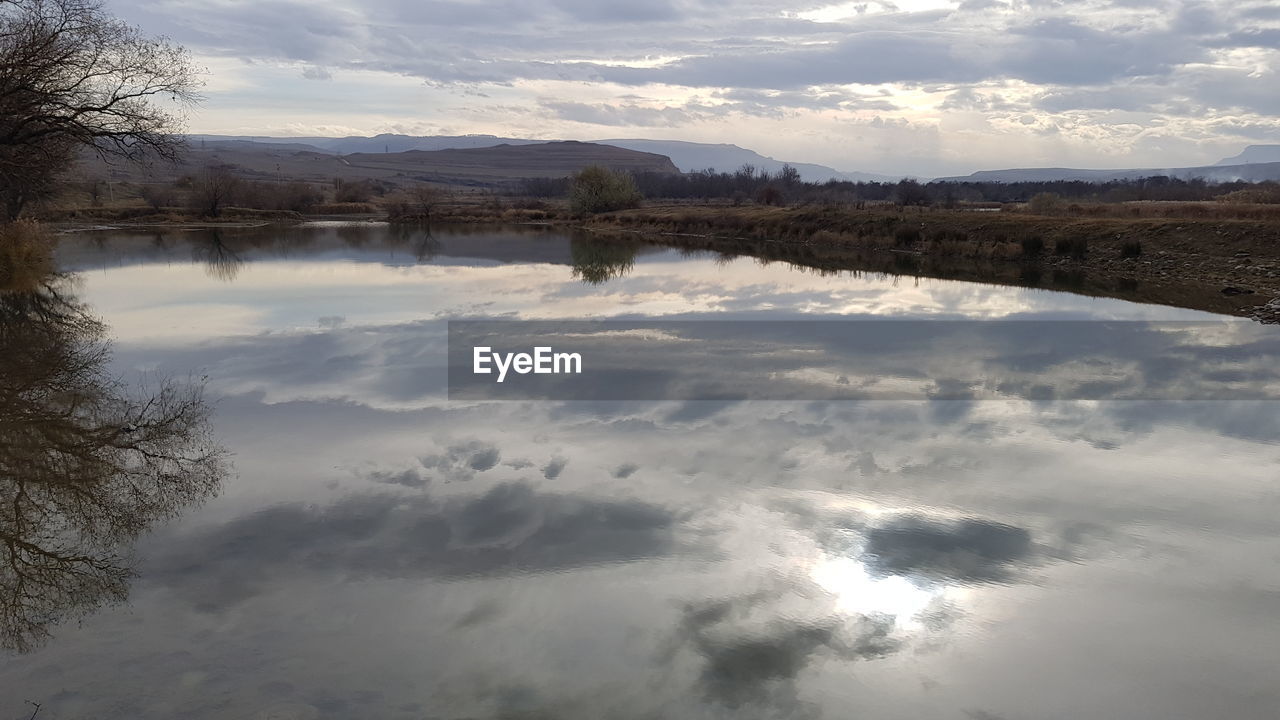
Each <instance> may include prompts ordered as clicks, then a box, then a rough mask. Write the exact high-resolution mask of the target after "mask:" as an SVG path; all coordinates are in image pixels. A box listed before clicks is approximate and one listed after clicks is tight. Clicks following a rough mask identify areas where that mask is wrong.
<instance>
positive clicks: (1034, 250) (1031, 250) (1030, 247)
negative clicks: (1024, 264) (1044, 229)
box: [1019, 235, 1044, 257]
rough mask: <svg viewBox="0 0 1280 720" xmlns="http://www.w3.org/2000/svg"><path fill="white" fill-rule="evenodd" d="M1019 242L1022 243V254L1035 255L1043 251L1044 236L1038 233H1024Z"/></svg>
mask: <svg viewBox="0 0 1280 720" xmlns="http://www.w3.org/2000/svg"><path fill="white" fill-rule="evenodd" d="M1019 243H1020V244H1021V245H1022V254H1023V255H1026V256H1027V257H1036V256H1039V255H1040V253H1042V252H1044V238H1042V237H1040V236H1039V235H1026V236H1024V237H1023V238H1022V240H1020V241H1019Z"/></svg>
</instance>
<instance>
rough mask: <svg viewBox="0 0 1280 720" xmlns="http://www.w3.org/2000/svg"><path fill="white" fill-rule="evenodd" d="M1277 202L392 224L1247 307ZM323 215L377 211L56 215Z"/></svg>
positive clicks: (62, 225) (1270, 271)
mask: <svg viewBox="0 0 1280 720" xmlns="http://www.w3.org/2000/svg"><path fill="white" fill-rule="evenodd" d="M367 209H370V210H374V211H377V210H378V209H379V208H377V207H370V208H367ZM122 210H123V211H122ZM1276 210H1277V208H1276V207H1273V206H1265V205H1264V206H1222V205H1214V204H1204V203H1166V204H1142V205H1123V204H1116V205H1100V206H1094V207H1088V208H1084V209H1083V210H1082V211H1081V212H1079V213H1077V214H1074V215H1073V214H1062V215H1035V214H1031V213H1029V212H1027V211H1026V210H1025V208H1024V209H1018V210H1015V211H1009V210H1007V209H1006V210H999V209H989V208H983V209H975V208H968V209H939V208H916V207H907V208H902V207H896V206H891V205H879V206H870V207H863V208H855V207H848V206H813V205H806V206H799V207H774V206H763V205H745V206H731V205H728V204H722V205H714V204H655V203H650V204H648V205H646V206H645V207H642V208H637V209H634V210H623V211H618V212H612V213H604V214H600V215H595V216H591V217H587V218H576V217H574V216H573V215H572V214H571V213H569V211H568V208H567V207H566V206H565V205H564V204H563V203H561V202H557V201H543V200H530V199H516V200H512V199H503V198H497V197H490V198H487V199H483V200H481V199H470V200H469V201H467V202H443V203H440V204H438V205H436V206H435V207H433V208H432V210H431V212H430V214H429V215H425V216H422V217H413V218H400V219H399V222H402V223H405V224H412V223H416V222H430V223H433V224H435V223H439V224H490V223H502V224H516V225H521V224H524V225H543V226H555V227H561V228H568V229H574V228H577V229H585V230H588V231H591V232H593V233H595V234H597V235H601V236H620V237H631V238H643V239H644V240H645V241H647V242H656V243H660V244H664V245H669V246H673V247H687V248H693V249H702V250H713V251H717V252H723V253H726V254H734V255H750V256H754V257H758V258H761V259H763V260H778V261H785V262H789V263H793V264H796V265H800V266H805V267H811V268H814V269H816V270H819V271H837V270H852V271H863V272H877V273H889V274H894V275H903V276H919V277H934V278H940V279H953V280H967V281H971V282H988V283H995V284H1004V285H1019V286H1024V287H1042V288H1046V289H1060V290H1067V291H1070V292H1076V293H1081V294H1087V295H1097V296H1105V297H1118V298H1122V299H1129V300H1135V301H1138V302H1151V303H1158V304H1163V305H1173V306H1179V307H1187V308H1192V309H1198V310H1205V311H1209V312H1216V313H1224V314H1232V315H1238V316H1246V317H1249V316H1254V315H1257V314H1259V313H1258V310H1259V308H1261V307H1262V306H1265V305H1267V304H1268V303H1271V302H1272V301H1273V300H1275V299H1276V298H1280V215H1278V214H1277V212H1276ZM333 219H346V220H377V219H385V215H382V214H379V213H377V212H374V213H368V212H365V213H354V214H352V213H348V214H336V215H335V214H324V215H313V214H311V215H303V214H300V213H296V212H288V211H264V210H250V209H241V208H227V209H226V210H225V211H224V212H223V214H222V216H221V217H219V218H216V219H208V218H201V217H198V216H196V215H192V214H190V213H184V212H181V211H176V210H173V211H164V212H146V210H145V209H143V208H137V207H135V208H131V209H127V210H124V209H121V208H116V209H106V208H103V209H97V210H92V211H79V212H76V213H74V214H73V215H70V216H64V217H63V218H60V222H56V223H55V225H56V226H57V227H58V228H59V229H61V230H63V231H75V230H90V229H103V228H113V227H115V228H125V227H132V228H146V227H156V228H160V227H178V228H190V229H195V228H210V227H214V228H234V227H256V226H262V225H268V224H281V225H291V224H296V223H301V222H308V221H315V220H333ZM1276 315H1277V313H1276V312H1275V310H1274V305H1272V309H1271V310H1269V311H1266V312H1262V313H1261V315H1260V317H1262V318H1267V319H1270V320H1272V321H1274V320H1276V319H1277V318H1276Z"/></svg>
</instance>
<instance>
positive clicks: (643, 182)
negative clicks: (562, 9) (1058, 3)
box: [514, 165, 1280, 207]
mask: <svg viewBox="0 0 1280 720" xmlns="http://www.w3.org/2000/svg"><path fill="white" fill-rule="evenodd" d="M633 177H634V179H635V184H636V187H637V188H638V189H639V191H640V192H641V194H643V195H644V196H645V197H647V198H669V199H674V200H731V201H733V202H734V203H735V204H739V203H745V202H754V203H758V204H764V205H775V204H784V203H859V202H870V203H897V204H899V205H936V206H943V207H947V206H952V205H957V204H972V203H1023V202H1028V201H1030V200H1031V199H1032V198H1034V197H1036V196H1039V195H1053V196H1056V197H1059V198H1062V199H1064V200H1069V201H1075V202H1080V201H1087V202H1102V203H1118V202H1130V201H1138V200H1158V201H1172V200H1181V201H1197V200H1200V201H1202V200H1214V199H1218V198H1220V197H1222V196H1228V197H1227V199H1238V200H1239V201H1242V202H1259V201H1262V202H1265V201H1268V199H1269V198H1275V199H1274V200H1271V201H1273V202H1275V201H1280V184H1277V183H1274V182H1264V183H1249V182H1243V181H1236V182H1224V183H1210V182H1207V181H1205V180H1202V179H1193V180H1183V179H1179V178H1172V177H1167V176H1162V175H1161V176H1152V177H1146V178H1137V179H1132V180H1109V181H1107V182H1088V181H1084V180H1055V181H1040V182H1009V183H1003V182H977V181H949V182H940V181H934V182H929V183H921V182H919V181H917V180H913V179H909V178H908V179H903V180H900V181H898V182H850V181H843V180H830V181H827V182H822V183H816V182H805V181H803V180H801V179H800V174H799V173H798V172H797V171H796V170H795V169H794V168H792V167H790V166H784V167H783V169H782V170H780V171H779V172H777V173H770V172H769V171H767V170H759V169H757V168H755V167H753V166H750V165H744V166H743V167H741V168H739V169H738V170H735V171H733V172H716V171H714V170H699V171H696V172H690V173H682V174H678V175H677V174H669V173H637V174H635V175H634V176H633ZM571 186H572V180H571V178H529V179H527V180H524V181H523V182H522V183H521V184H520V185H519V187H517V188H515V190H514V191H515V192H516V193H517V194H523V195H528V196H532V197H564V196H565V195H567V194H568V193H569V191H570V188H571Z"/></svg>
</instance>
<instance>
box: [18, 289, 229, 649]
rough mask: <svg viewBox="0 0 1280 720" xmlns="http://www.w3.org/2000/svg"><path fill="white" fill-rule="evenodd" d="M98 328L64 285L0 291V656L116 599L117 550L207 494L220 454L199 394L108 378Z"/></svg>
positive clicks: (126, 569) (128, 566) (126, 561)
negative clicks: (0, 651) (0, 649)
mask: <svg viewBox="0 0 1280 720" xmlns="http://www.w3.org/2000/svg"><path fill="white" fill-rule="evenodd" d="M105 330H106V328H105V326H104V325H103V324H102V323H101V322H100V321H98V320H97V319H96V318H94V317H93V316H92V315H90V314H89V312H88V311H87V309H86V308H85V307H84V306H83V305H82V304H80V303H79V302H78V301H77V300H76V299H75V298H74V297H73V295H72V294H71V293H70V288H69V281H67V280H66V279H65V278H55V279H52V280H47V281H46V282H44V283H43V284H42V285H41V286H40V287H39V288H38V289H36V290H34V291H27V292H13V291H5V290H3V289H0V545H2V546H3V547H2V548H0V645H2V646H3V647H5V648H7V649H10V650H16V651H18V652H25V651H27V650H30V649H32V648H34V647H36V646H38V645H40V644H41V643H42V642H43V641H44V640H46V639H47V638H48V637H49V636H50V628H51V627H52V626H53V625H55V624H57V623H59V622H61V621H64V620H68V619H71V618H75V617H80V616H83V615H85V614H87V613H89V612H91V611H93V610H94V609H96V608H98V607H99V606H101V605H103V604H105V603H109V602H119V601H122V600H124V598H125V597H126V595H127V592H128V585H129V581H130V579H131V578H132V577H133V575H134V571H133V568H132V563H131V561H130V558H129V546H130V543H131V541H132V540H133V539H135V538H136V537H137V536H138V535H139V534H140V533H142V532H144V531H146V530H147V529H149V528H151V527H152V526H153V525H155V524H156V523H157V522H158V521H160V520H163V519H166V518H170V517H173V516H175V515H176V514H177V513H178V512H179V511H181V510H182V509H183V508H186V507H188V506H190V505H192V504H194V503H197V502H200V501H202V500H204V499H205V498H208V497H209V496H211V495H212V494H214V493H215V492H216V491H217V490H218V488H219V486H220V484H221V482H222V479H223V477H224V476H225V474H226V472H227V464H226V457H225V455H226V453H225V451H224V450H223V449H222V448H220V447H219V446H218V445H217V444H216V443H214V442H213V440H212V438H211V436H210V434H209V430H208V417H209V411H208V407H207V405H206V404H205V402H204V400H203V396H202V388H201V387H200V386H199V385H189V384H179V383H172V382H162V383H160V384H159V385H158V386H157V387H155V388H151V389H150V390H146V391H138V390H137V389H132V388H129V387H126V386H125V385H124V384H123V383H121V382H120V381H118V380H116V379H114V378H112V377H111V376H110V375H108V372H107V364H108V360H109V358H110V345H109V343H108V342H107V341H106V340H105V339H104V334H105Z"/></svg>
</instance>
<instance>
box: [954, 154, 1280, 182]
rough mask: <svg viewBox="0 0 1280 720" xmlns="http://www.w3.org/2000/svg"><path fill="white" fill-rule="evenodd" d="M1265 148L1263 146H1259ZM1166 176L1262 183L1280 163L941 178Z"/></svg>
mask: <svg viewBox="0 0 1280 720" xmlns="http://www.w3.org/2000/svg"><path fill="white" fill-rule="evenodd" d="M1255 147H1263V146H1255ZM1157 175H1164V176H1167V177H1174V178H1180V179H1183V180H1191V179H1195V178H1199V179H1202V180H1208V181H1210V182H1230V181H1233V180H1245V181H1248V182H1260V181H1262V180H1280V162H1256V163H1251V164H1235V165H1206V166H1200V167H1182V168H1140V169H1131V170H1086V169H1077V168H1013V169H1009V170H980V171H978V172H975V173H972V174H969V175H962V176H955V177H944V178H937V180H938V181H941V182H1000V183H1013V182H1053V181H1058V180H1083V181H1085V182H1098V183H1102V182H1108V181H1111V180H1134V179H1138V178H1144V177H1153V176H1157Z"/></svg>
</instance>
